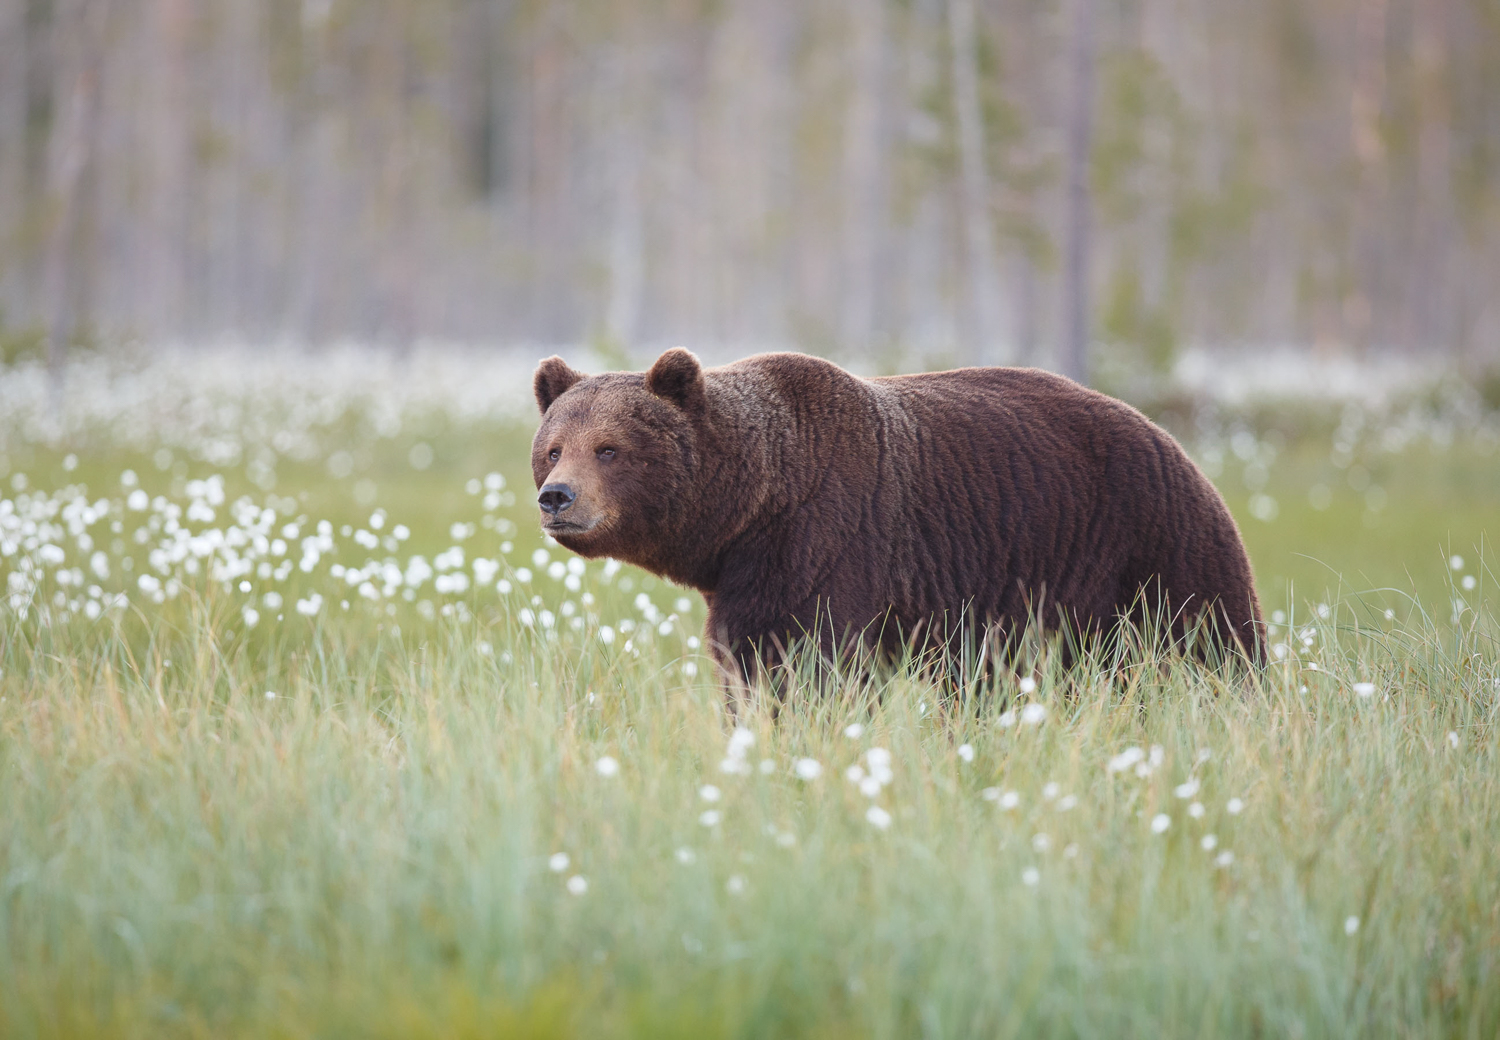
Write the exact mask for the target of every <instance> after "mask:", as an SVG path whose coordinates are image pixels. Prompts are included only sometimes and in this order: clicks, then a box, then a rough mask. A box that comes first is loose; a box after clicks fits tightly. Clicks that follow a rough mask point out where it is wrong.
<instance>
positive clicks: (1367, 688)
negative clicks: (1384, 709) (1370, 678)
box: [1354, 682, 1375, 697]
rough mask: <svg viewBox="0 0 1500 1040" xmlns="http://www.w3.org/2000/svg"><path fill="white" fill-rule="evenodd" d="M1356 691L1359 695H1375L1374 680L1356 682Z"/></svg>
mask: <svg viewBox="0 0 1500 1040" xmlns="http://www.w3.org/2000/svg"><path fill="white" fill-rule="evenodd" d="M1354 693H1355V695H1356V696H1358V697H1373V696H1375V684H1374V683H1372V682H1357V683H1355V684H1354Z"/></svg>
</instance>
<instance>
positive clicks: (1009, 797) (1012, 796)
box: [999, 791, 1021, 811]
mask: <svg viewBox="0 0 1500 1040" xmlns="http://www.w3.org/2000/svg"><path fill="white" fill-rule="evenodd" d="M1020 804H1021V796H1020V795H1019V794H1017V793H1016V792H1015V791H1005V792H1003V793H1002V794H1001V795H1000V798H999V805H1000V808H1002V809H1005V810H1007V811H1009V810H1011V809H1014V808H1015V807H1016V806H1018V805H1020Z"/></svg>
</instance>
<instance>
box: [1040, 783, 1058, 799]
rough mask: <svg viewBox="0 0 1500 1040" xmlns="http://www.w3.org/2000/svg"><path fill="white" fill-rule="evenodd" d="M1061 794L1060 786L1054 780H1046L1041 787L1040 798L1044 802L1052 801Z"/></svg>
mask: <svg viewBox="0 0 1500 1040" xmlns="http://www.w3.org/2000/svg"><path fill="white" fill-rule="evenodd" d="M1061 793H1062V786H1061V785H1060V784H1059V783H1058V782H1057V781H1056V780H1048V781H1047V782H1046V783H1045V784H1043V785H1042V798H1043V800H1044V801H1048V802H1050V801H1052V799H1054V798H1056V797H1057V796H1058V795H1059V794H1061Z"/></svg>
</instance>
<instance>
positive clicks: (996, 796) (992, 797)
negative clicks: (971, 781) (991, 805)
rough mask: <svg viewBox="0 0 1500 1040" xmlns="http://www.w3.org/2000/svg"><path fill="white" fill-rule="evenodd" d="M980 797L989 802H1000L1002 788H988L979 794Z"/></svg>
mask: <svg viewBox="0 0 1500 1040" xmlns="http://www.w3.org/2000/svg"><path fill="white" fill-rule="evenodd" d="M979 797H981V798H983V799H984V800H985V801H987V802H998V801H999V800H1000V788H998V787H986V788H985V789H984V790H983V791H980V792H979Z"/></svg>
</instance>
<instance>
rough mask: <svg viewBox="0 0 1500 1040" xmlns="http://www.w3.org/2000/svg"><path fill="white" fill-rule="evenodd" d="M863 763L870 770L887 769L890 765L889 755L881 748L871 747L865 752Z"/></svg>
mask: <svg viewBox="0 0 1500 1040" xmlns="http://www.w3.org/2000/svg"><path fill="white" fill-rule="evenodd" d="M865 761H866V762H869V763H870V768H871V769H887V768H889V767H890V764H891V753H890V752H889V751H887V750H886V749H885V748H883V747H872V748H871V749H870V750H869V751H866V752H865Z"/></svg>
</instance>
